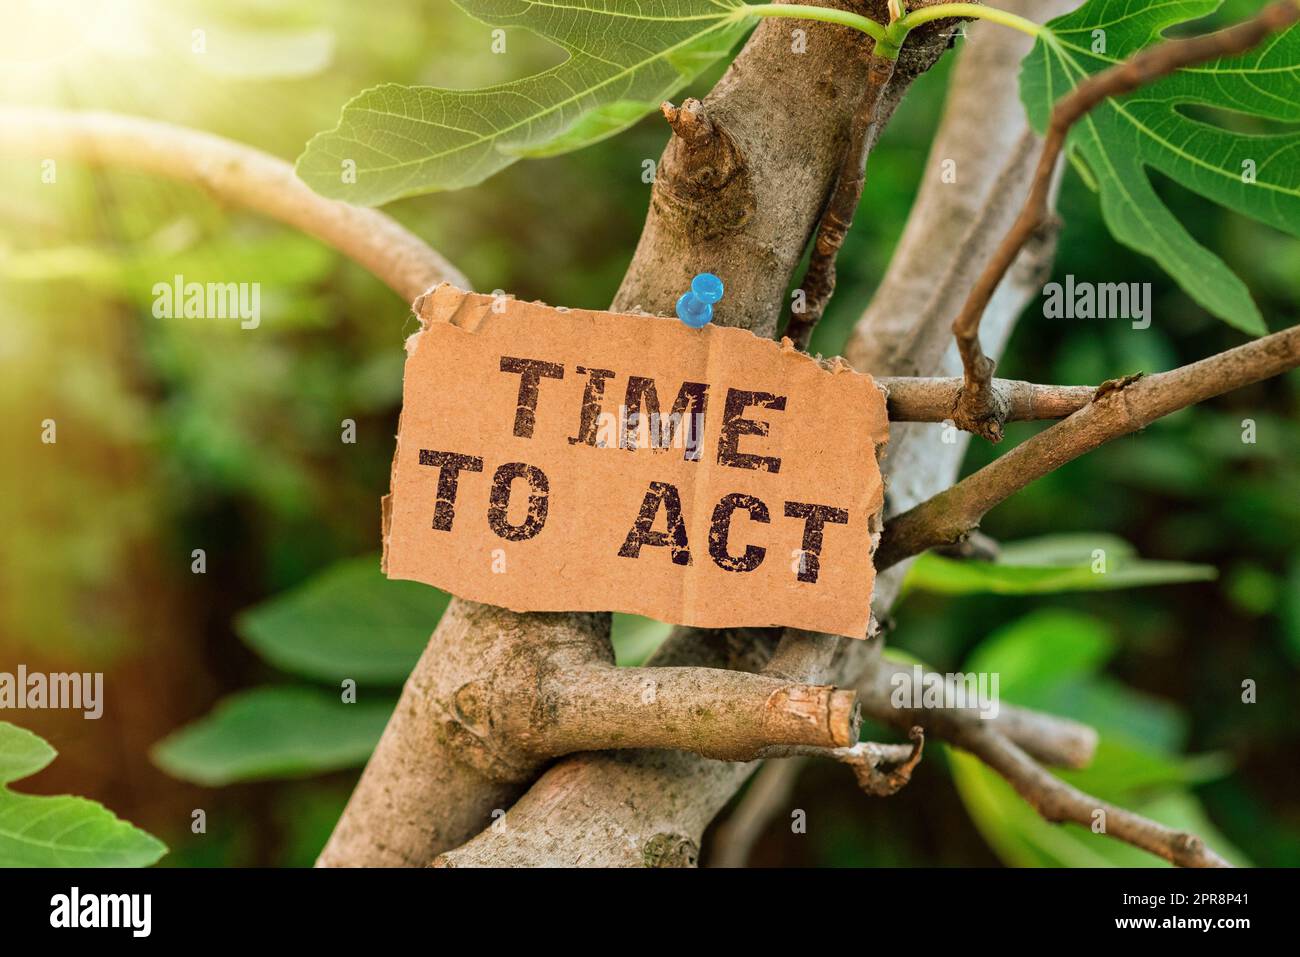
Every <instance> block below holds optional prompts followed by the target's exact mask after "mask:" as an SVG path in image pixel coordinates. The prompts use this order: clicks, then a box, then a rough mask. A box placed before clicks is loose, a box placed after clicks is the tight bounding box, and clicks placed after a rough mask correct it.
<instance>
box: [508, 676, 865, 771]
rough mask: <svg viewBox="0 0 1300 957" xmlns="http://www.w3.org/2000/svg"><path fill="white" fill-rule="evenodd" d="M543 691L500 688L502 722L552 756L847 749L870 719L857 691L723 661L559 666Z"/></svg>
mask: <svg viewBox="0 0 1300 957" xmlns="http://www.w3.org/2000/svg"><path fill="white" fill-rule="evenodd" d="M530 684H531V682H530ZM524 690H526V689H524V688H520V689H519V691H524ZM533 697H534V700H533V702H532V704H531V706H528V707H520V704H519V703H520V701H521V700H525V701H526V700H527V699H526V698H524V696H523V695H521V694H519V693H514V692H513V691H512V692H511V693H499V694H498V695H497V696H496V699H495V702H494V707H495V709H496V710H497V712H498V714H499V715H500V716H501V717H500V718H499V719H498V720H497V721H495V722H494V726H495V727H496V728H497V730H498V733H499V734H500V735H501V736H502V737H504V738H506V739H508V740H510V741H512V742H514V743H515V744H516V745H517V746H518V747H520V748H521V749H522V750H526V751H529V752H532V753H533V754H535V755H538V756H539V757H543V758H546V757H552V758H553V757H559V756H560V755H564V754H572V753H575V752H578V751H604V750H612V749H622V748H673V749H675V750H680V751H691V752H693V753H695V754H700V755H703V756H705V757H710V758H717V759H719V760H725V761H752V760H754V759H755V758H758V757H763V756H766V755H767V754H768V753H769V752H771V751H772V750H773V749H778V750H779V749H781V748H812V749H822V750H827V749H830V750H833V749H836V748H847V747H849V746H851V745H853V744H855V743H856V742H857V740H858V725H859V722H860V718H859V711H858V705H857V693H856V692H854V691H852V690H847V689H837V688H833V687H829V686H822V685H804V684H792V683H790V682H786V681H782V680H780V679H777V678H771V677H765V676H762V675H756V674H749V673H746V672H742V671H725V670H722V669H717V668H615V667H611V666H608V665H606V666H603V667H586V668H579V669H575V670H569V671H556V672H551V673H548V674H545V675H543V676H542V679H541V682H540V685H539V686H537V687H536V691H535V693H534V696H533Z"/></svg>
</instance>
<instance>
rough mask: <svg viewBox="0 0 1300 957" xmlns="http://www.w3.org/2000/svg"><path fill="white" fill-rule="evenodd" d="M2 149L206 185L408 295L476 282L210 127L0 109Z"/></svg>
mask: <svg viewBox="0 0 1300 957" xmlns="http://www.w3.org/2000/svg"><path fill="white" fill-rule="evenodd" d="M0 152H3V153H21V154H26V155H30V156H38V157H42V158H44V157H51V156H69V157H72V158H74V159H77V160H82V161H85V162H88V163H95V164H114V165H121V166H128V167H132V168H134V169H142V170H147V171H148V172H151V173H157V174H159V175H162V176H167V177H169V178H171V179H176V180H182V181H184V182H188V183H193V184H195V185H197V186H200V187H202V188H204V189H206V190H208V191H209V192H211V193H212V194H214V195H215V196H217V197H219V198H220V199H223V200H226V201H229V202H234V203H238V204H239V205H241V206H245V207H247V208H249V209H252V210H256V211H257V212H259V213H262V214H263V215H266V216H270V217H271V218H272V219H278V220H280V221H281V222H283V223H287V224H288V225H290V226H294V227H296V228H298V229H300V230H302V231H303V232H304V233H306V234H307V235H309V236H314V237H316V238H317V239H319V240H320V241H321V242H323V243H325V244H327V245H329V246H332V247H333V248H335V249H337V250H338V251H339V252H341V253H343V254H344V255H346V256H348V257H349V258H351V259H352V260H354V261H355V262H357V263H358V264H360V265H361V266H363V267H364V268H365V269H367V270H369V271H370V272H371V273H372V274H373V275H375V276H376V277H377V278H378V279H380V280H381V281H382V282H383V283H385V284H386V285H387V286H388V287H389V288H390V289H392V290H393V291H394V292H395V293H397V294H398V295H399V296H401V297H402V298H403V299H405V300H406V301H407V302H408V303H410V302H414V301H415V299H416V297H418V296H420V295H421V294H422V293H424V292H427V291H428V290H429V289H431V288H433V287H434V286H436V285H437V284H438V283H440V282H449V283H452V284H453V285H456V286H459V287H461V288H462V289H468V288H470V286H469V280H467V279H466V278H465V277H464V275H462V274H461V272H460V271H459V270H458V269H456V267H455V266H453V265H452V264H451V263H449V262H447V260H445V259H443V258H442V256H440V255H439V254H438V253H437V252H436V251H435V250H433V249H431V248H430V247H429V246H428V245H427V244H426V243H425V242H424V241H423V240H422V239H420V238H419V237H418V236H416V235H415V234H413V233H411V232H410V231H409V230H407V229H406V228H405V227H403V226H401V225H400V224H398V222H397V221H396V220H394V219H391V218H390V217H388V216H385V215H384V214H383V213H381V212H379V211H378V210H374V209H364V208H362V207H359V206H351V205H349V204H348V203H343V202H339V201H338V200H333V199H326V198H325V197H323V196H321V195H320V194H319V193H316V192H313V191H312V190H311V189H310V188H309V187H308V186H307V185H306V184H305V183H303V181H302V180H300V179H298V177H297V175H295V173H294V171H293V167H292V166H291V165H290V164H288V163H286V162H285V161H284V160H281V159H277V158H276V157H274V156H270V155H269V154H267V153H263V152H262V151H261V150H256V149H253V147H251V146H245V145H243V144H242V143H235V142H233V141H231V140H228V139H224V138H222V137H220V136H214V135H213V134H211V133H204V132H201V131H199V130H189V129H185V128H183V127H178V126H172V125H171V124H168V123H160V122H157V121H155V120H146V119H142V118H140V117H136V116H121V115H118V114H115V113H100V112H72V111H63V110H52V109H41V108H25V107H8V106H7V107H3V108H0Z"/></svg>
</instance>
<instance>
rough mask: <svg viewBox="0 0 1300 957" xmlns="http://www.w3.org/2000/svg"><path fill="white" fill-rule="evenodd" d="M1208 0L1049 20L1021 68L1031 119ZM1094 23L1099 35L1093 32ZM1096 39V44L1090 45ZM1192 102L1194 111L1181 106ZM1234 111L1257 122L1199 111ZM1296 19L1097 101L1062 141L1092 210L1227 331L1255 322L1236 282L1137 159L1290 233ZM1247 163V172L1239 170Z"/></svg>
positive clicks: (1296, 190) (1294, 204)
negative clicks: (1079, 163) (1097, 204)
mask: <svg viewBox="0 0 1300 957" xmlns="http://www.w3.org/2000/svg"><path fill="white" fill-rule="evenodd" d="M1219 3H1220V0H1165V2H1161V3H1150V4H1146V3H1134V2H1133V0H1089V2H1088V3H1086V4H1084V5H1083V6H1082V7H1080V8H1079V9H1078V10H1076V11H1074V12H1073V13H1069V14H1066V15H1065V16H1063V17H1059V18H1057V19H1056V20H1053V21H1051V22H1050V23H1049V24H1048V26H1049V28H1050V29H1051V31H1052V32H1051V34H1049V35H1047V36H1046V37H1044V38H1042V39H1040V40H1038V41H1037V43H1036V44H1035V45H1034V48H1033V50H1032V51H1031V52H1030V54H1029V56H1028V57H1026V58H1025V61H1024V64H1023V65H1022V67H1021V76H1020V91H1021V98H1022V99H1023V100H1024V103H1025V107H1026V109H1027V110H1028V111H1029V116H1030V119H1031V121H1032V122H1033V124H1034V126H1035V128H1037V129H1038V130H1040V131H1042V130H1044V129H1045V128H1046V124H1047V119H1048V116H1049V114H1050V112H1051V107H1052V104H1053V103H1054V102H1055V101H1057V100H1058V99H1060V98H1061V97H1062V96H1063V95H1065V94H1066V93H1068V92H1069V91H1070V90H1071V89H1072V88H1073V87H1075V86H1076V85H1078V84H1079V83H1080V81H1082V80H1083V79H1085V78H1086V77H1088V76H1089V75H1092V74H1096V73H1099V72H1100V71H1102V70H1104V69H1106V68H1107V67H1110V66H1112V65H1113V64H1115V63H1118V62H1120V61H1122V60H1124V59H1126V58H1127V57H1129V56H1130V55H1132V54H1133V53H1135V52H1136V51H1138V50H1140V49H1142V48H1143V47H1146V46H1149V45H1151V44H1152V43H1156V42H1158V41H1159V40H1160V39H1161V38H1162V37H1163V35H1164V33H1165V32H1166V31H1167V30H1168V29H1169V28H1170V27H1172V26H1174V25H1175V24H1180V23H1183V22H1185V21H1189V20H1194V19H1197V18H1200V17H1204V16H1206V15H1208V14H1210V13H1212V12H1214V10H1216V9H1217V8H1218V6H1219ZM1095 31H1101V34H1099V35H1095V33H1094V32H1095ZM1098 39H1104V52H1096V53H1094V52H1093V49H1094V44H1095V43H1096V41H1097V40H1098ZM1189 108H1194V109H1196V110H1197V111H1198V112H1197V113H1194V114H1193V113H1189V112H1188V110H1189ZM1206 108H1208V109H1209V110H1217V111H1225V112H1229V113H1232V114H1241V115H1244V116H1245V117H1250V118H1253V122H1255V123H1257V124H1259V121H1263V122H1262V126H1263V127H1264V128H1265V130H1266V131H1265V132H1260V133H1252V134H1249V135H1247V134H1244V133H1240V132H1236V131H1234V130H1229V129H1225V128H1224V127H1222V126H1219V125H1216V124H1214V123H1211V122H1209V121H1208V120H1207V119H1206V118H1205V116H1204V112H1205V109H1206ZM1296 120H1300V26H1293V27H1291V28H1290V29H1288V30H1286V31H1285V32H1283V33H1281V34H1278V35H1277V36H1276V37H1275V38H1273V39H1271V40H1268V41H1265V42H1264V43H1262V44H1261V45H1260V46H1259V47H1257V48H1256V49H1255V50H1254V51H1252V52H1249V53H1247V54H1245V55H1244V56H1239V57H1230V58H1221V59H1218V60H1214V61H1211V62H1208V63H1205V64H1202V65H1200V66H1196V67H1191V68H1189V69H1185V70H1179V71H1178V72H1176V73H1174V74H1172V75H1170V76H1167V77H1164V78H1162V79H1160V80H1157V81H1156V82H1155V83H1152V84H1151V85H1149V86H1145V87H1143V88H1142V89H1140V90H1138V91H1136V92H1134V93H1131V94H1129V95H1128V96H1124V97H1118V98H1117V97H1112V98H1110V99H1108V100H1106V101H1105V102H1104V103H1101V104H1099V105H1098V106H1097V107H1096V108H1095V109H1094V110H1093V111H1092V112H1091V113H1090V114H1089V115H1088V116H1086V117H1084V118H1083V119H1082V120H1080V121H1079V122H1078V123H1076V124H1075V126H1074V128H1073V129H1072V130H1071V133H1070V138H1069V144H1070V146H1071V147H1072V148H1073V149H1074V150H1075V151H1077V156H1078V157H1080V158H1082V160H1083V161H1084V162H1085V163H1086V164H1087V166H1088V168H1089V169H1090V170H1091V173H1092V177H1093V179H1094V180H1095V181H1096V185H1097V188H1098V190H1099V191H1100V194H1101V207H1102V214H1103V216H1104V218H1105V220H1106V225H1107V226H1108V227H1109V228H1110V231H1111V233H1112V234H1113V235H1114V236H1115V238H1116V239H1118V240H1119V241H1120V242H1122V243H1124V244H1125V245H1126V246H1129V247H1131V248H1133V249H1136V250H1137V251H1139V252H1141V253H1144V254H1146V255H1148V256H1151V257H1152V258H1154V259H1155V260H1156V261H1157V262H1159V263H1160V265H1161V266H1162V267H1163V268H1164V269H1165V270H1166V271H1167V272H1168V273H1169V274H1170V275H1171V276H1173V277H1174V279H1175V280H1177V282H1178V284H1179V285H1180V286H1182V287H1183V289H1184V290H1185V291H1186V292H1187V293H1188V295H1190V296H1191V297H1192V298H1193V299H1195V300H1196V301H1197V302H1199V303H1200V304H1201V305H1202V306H1204V307H1205V308H1206V309H1208V310H1209V311H1211V312H1213V313H1214V314H1215V315H1217V316H1219V317H1220V318H1222V319H1224V320H1226V321H1227V322H1228V323H1230V324H1231V325H1233V326H1236V327H1237V328H1238V329H1241V330H1243V331H1245V332H1249V333H1252V334H1262V333H1264V332H1266V331H1267V328H1266V326H1265V325H1264V320H1263V318H1262V317H1261V316H1260V313H1259V310H1258V309H1257V308H1256V306H1255V303H1254V302H1253V300H1252V299H1251V297H1250V293H1249V292H1248V291H1247V290H1246V287H1245V285H1244V284H1243V283H1242V281H1241V280H1240V279H1238V278H1237V276H1235V275H1234V274H1233V273H1232V271H1231V270H1230V269H1228V267H1227V265H1225V264H1224V263H1223V261H1222V260H1220V259H1219V258H1218V257H1217V256H1216V255H1214V254H1213V253H1212V252H1210V251H1209V250H1208V249H1206V248H1205V247H1204V246H1202V245H1200V244H1199V243H1198V242H1197V241H1196V240H1195V239H1193V238H1192V236H1191V235H1190V234H1189V233H1188V232H1187V230H1186V229H1184V228H1183V226H1182V224H1180V223H1179V221H1178V220H1177V219H1176V218H1175V217H1174V215H1173V214H1172V213H1171V212H1170V211H1169V209H1168V208H1167V207H1166V206H1165V204H1164V203H1163V201H1162V200H1161V199H1160V198H1159V197H1158V196H1157V195H1156V192H1155V190H1154V189H1153V188H1152V186H1151V183H1150V181H1149V179H1148V177H1147V172H1146V168H1147V167H1150V168H1152V169H1155V170H1158V171H1159V172H1161V173H1163V174H1164V175H1166V176H1168V177H1170V178H1171V179H1172V180H1174V181H1175V182H1177V183H1180V184H1182V185H1183V186H1186V187H1187V188H1189V189H1191V190H1194V191H1195V192H1197V193H1200V194H1201V195H1202V196H1205V197H1207V198H1208V199H1210V200H1213V201H1214V202H1217V203H1219V204H1221V205H1223V206H1226V207H1228V208H1230V209H1233V210H1235V211H1237V212H1239V213H1242V214H1243V215H1246V216H1249V217H1251V218H1253V219H1257V220H1260V221H1261V222H1264V223H1268V224H1269V225H1271V226H1274V227H1276V228H1278V229H1281V230H1284V231H1286V232H1288V233H1291V234H1293V235H1300V164H1298V163H1296V162H1294V157H1295V154H1296V150H1297V149H1300V132H1297V131H1295V130H1294V129H1286V130H1273V129H1269V128H1268V127H1269V125H1270V124H1274V123H1277V122H1282V123H1291V122H1295V121H1296ZM1248 163H1249V164H1253V169H1254V171H1255V175H1256V181H1255V182H1253V183H1250V182H1246V181H1245V180H1244V178H1243V172H1244V171H1245V170H1246V169H1247V168H1248V167H1247V164H1248Z"/></svg>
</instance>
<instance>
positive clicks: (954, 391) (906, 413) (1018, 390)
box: [875, 376, 1097, 424]
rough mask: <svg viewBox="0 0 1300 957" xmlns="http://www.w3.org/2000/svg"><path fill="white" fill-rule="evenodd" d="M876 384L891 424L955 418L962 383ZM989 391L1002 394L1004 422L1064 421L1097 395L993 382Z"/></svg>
mask: <svg viewBox="0 0 1300 957" xmlns="http://www.w3.org/2000/svg"><path fill="white" fill-rule="evenodd" d="M875 382H876V385H878V386H882V387H883V388H884V389H886V390H887V391H888V393H889V395H888V398H887V399H886V406H887V408H888V410H889V420H890V421H891V422H947V421H949V420H953V419H954V416H955V415H956V411H957V401H958V398H959V397H960V395H961V391H962V383H963V380H962V379H961V378H959V377H943V378H922V377H910V376H882V377H881V378H878V379H876V380H875ZM989 387H990V388H991V389H993V390H994V391H995V392H997V393H999V403H1000V404H1001V405H1002V406H1003V407H1004V408H1005V409H1006V416H1005V418H1004V420H1003V421H1005V422H1029V421H1035V420H1039V419H1063V418H1065V417H1066V416H1067V415H1071V414H1073V413H1075V412H1077V411H1079V409H1081V408H1083V407H1084V406H1085V405H1087V404H1088V403H1089V402H1091V401H1092V397H1093V395H1094V394H1095V393H1096V391H1097V390H1096V388H1094V387H1093V386H1090V385H1040V384H1038V383H1036V382H1022V381H1020V380H1018V379H993V380H992V381H991V382H990V383H989ZM954 424H956V422H955V421H954Z"/></svg>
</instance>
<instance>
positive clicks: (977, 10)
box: [887, 3, 1051, 45]
mask: <svg viewBox="0 0 1300 957" xmlns="http://www.w3.org/2000/svg"><path fill="white" fill-rule="evenodd" d="M949 17H974V18H976V19H979V20H992V21H993V22H994V23H999V24H1001V25H1002V26H1004V27H1011V28H1012V29H1013V30H1019V31H1020V32H1021V33H1028V34H1029V35H1030V36H1031V37H1041V36H1043V35H1045V34H1050V33H1051V31H1050V30H1048V29H1047V28H1046V27H1044V26H1043V25H1042V24H1038V23H1035V22H1034V21H1033V20H1026V19H1025V18H1024V17H1022V16H1018V15H1016V14H1014V13H1011V12H1009V11H1007V10H999V9H998V8H997V7H986V6H984V5H983V4H982V3H940V4H937V5H935V6H933V7H923V8H921V9H919V10H913V11H912V12H911V13H907V14H904V15H903V16H901V17H899V18H898V19H897V20H895V21H894V22H893V23H891V24H890V25H889V28H888V30H887V32H888V33H890V34H891V35H893V34H897V37H898V40H899V43H900V45H901V42H902V39H903V38H904V37H906V36H907V34H908V33H910V32H911V31H912V30H913V29H915V28H916V27H919V26H920V25H921V24H923V23H930V22H932V21H934V20H943V19H946V18H949ZM891 38H892V36H891Z"/></svg>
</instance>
